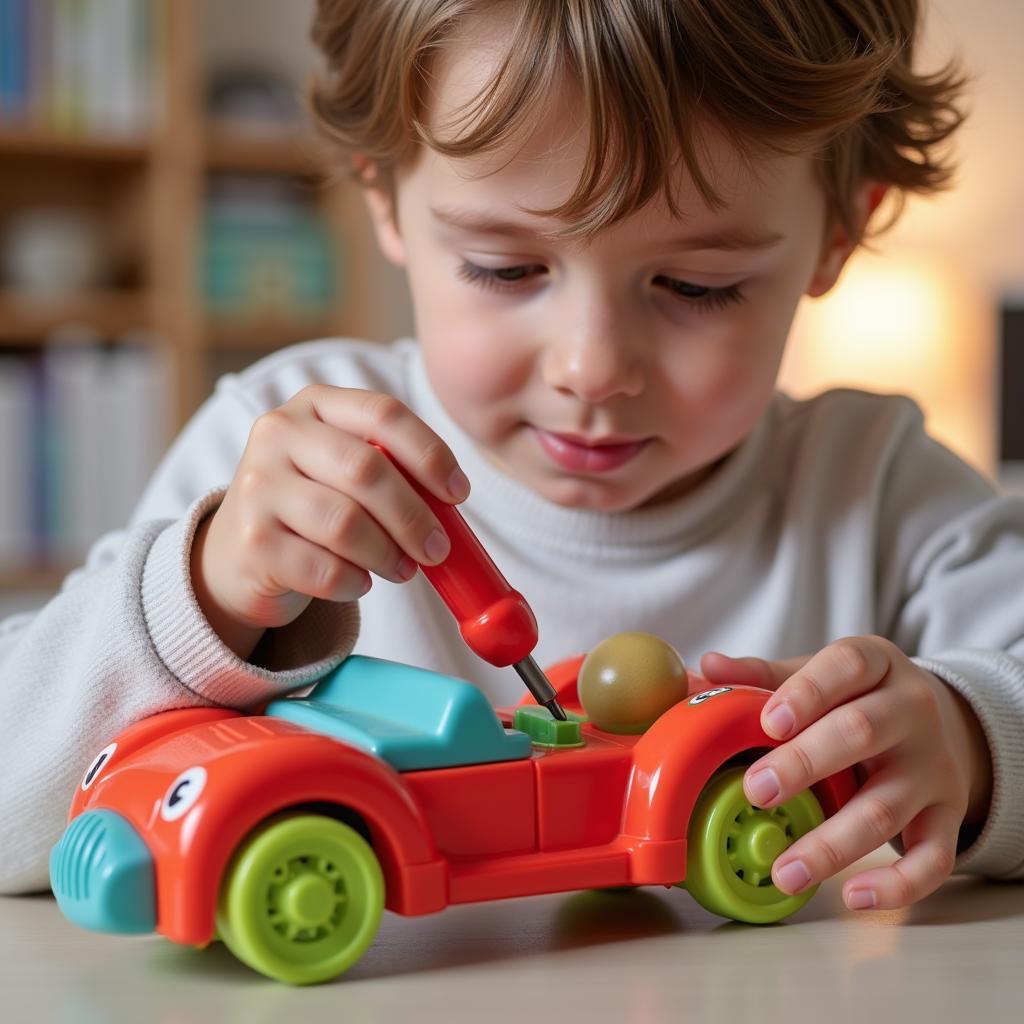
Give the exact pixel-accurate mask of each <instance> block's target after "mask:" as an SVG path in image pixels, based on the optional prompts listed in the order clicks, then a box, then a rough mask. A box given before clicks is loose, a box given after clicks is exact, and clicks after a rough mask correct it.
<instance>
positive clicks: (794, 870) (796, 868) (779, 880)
mask: <svg viewBox="0 0 1024 1024" xmlns="http://www.w3.org/2000/svg"><path fill="white" fill-rule="evenodd" d="M775 879H776V882H775V884H776V885H778V887H779V888H780V889H782V890H784V891H785V892H788V893H789V894H790V895H793V893H797V892H799V891H800V890H801V889H803V888H804V886H806V885H807V883H808V882H809V881H810V880H811V873H810V871H808V870H807V867H806V866H805V864H804V862H803V861H802V860H791V861H790V862H789V863H788V864H784V865H783V866H782V867H781V868H779V869H778V870H777V871H776V872H775Z"/></svg>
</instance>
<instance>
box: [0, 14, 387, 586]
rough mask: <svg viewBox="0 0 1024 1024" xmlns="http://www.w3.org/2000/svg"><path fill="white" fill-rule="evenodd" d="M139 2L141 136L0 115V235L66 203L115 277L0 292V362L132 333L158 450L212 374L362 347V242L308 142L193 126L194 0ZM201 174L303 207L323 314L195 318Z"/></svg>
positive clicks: (204, 179)
mask: <svg viewBox="0 0 1024 1024" xmlns="http://www.w3.org/2000/svg"><path fill="white" fill-rule="evenodd" d="M51 2H52V4H53V5H54V6H56V5H57V4H58V3H60V2H61V0H51ZM114 2H115V3H116V2H118V0H114ZM125 2H128V3H131V2H135V0H125ZM142 2H148V4H149V7H148V10H149V11H150V12H151V18H152V27H153V31H152V39H153V43H152V45H153V49H154V52H153V61H152V65H153V69H152V72H151V73H150V75H149V79H150V80H149V82H148V87H149V89H150V116H148V117H147V119H146V123H145V125H144V127H143V128H142V129H141V130H139V131H133V132H129V133H127V134H125V133H123V132H122V133H119V134H111V133H106V132H103V131H81V130H79V131H72V132H69V131H65V130H57V129H54V128H52V127H40V126H38V125H37V124H35V123H34V122H33V120H32V119H28V118H26V119H24V120H21V121H19V120H17V119H10V118H5V117H2V116H0V228H2V227H3V225H4V222H5V220H6V219H7V218H9V217H10V216H11V215H12V214H13V213H15V212H16V211H18V210H21V209H25V208H28V207H32V206H42V205H46V204H48V203H53V202H55V201H58V200H59V201H60V202H62V203H67V204H80V205H82V206H83V207H87V208H89V209H91V210H93V211H95V212H96V213H98V214H99V215H100V216H101V217H102V218H103V223H104V231H105V232H106V233H108V234H109V236H110V239H111V240H112V242H113V247H114V250H115V253H116V267H117V272H116V281H114V282H113V283H111V284H109V285H105V286H104V287H102V288H95V289H91V290H87V291H85V292H82V293H76V294H74V295H73V296H72V297H64V298H54V299H52V300H45V299H43V300H40V299H38V298H33V297H32V296H30V295H26V294H23V293H21V292H19V290H18V289H17V288H16V287H11V286H10V285H4V284H0V356H3V355H4V354H5V353H7V354H11V353H22V352H26V351H27V352H29V353H31V352H32V350H33V348H34V347H35V348H37V349H38V350H40V351H41V350H42V349H43V347H44V346H45V345H46V342H47V339H48V338H49V337H51V336H52V333H53V332H54V331H55V330H57V329H58V328H60V327H61V326H62V325H65V324H68V323H74V324H79V325H86V326H87V327H88V328H90V329H91V330H93V331H94V332H95V334H96V335H98V336H101V337H103V338H109V339H117V338H118V337H119V336H124V335H125V334H126V333H128V332H135V333H136V335H137V336H138V337H142V338H148V339H150V340H149V344H152V345H154V346H157V347H158V348H159V349H160V351H161V355H162V357H163V358H164V359H165V360H166V365H167V366H168V367H169V369H170V378H169V380H170V395H169V400H170V403H171V415H170V417H169V419H170V422H169V425H168V436H167V437H166V438H165V443H166V442H167V441H169V440H170V438H171V437H172V436H173V434H174V432H176V431H177V429H178V428H179V427H180V426H181V425H182V424H183V423H184V422H185V420H186V419H187V418H188V417H189V416H190V415H191V414H192V412H193V411H194V410H195V409H196V408H197V406H198V405H199V404H200V402H201V401H202V400H203V399H204V398H205V397H206V396H207V394H208V393H209V391H210V387H211V385H212V383H213V379H214V377H215V376H216V374H217V372H219V369H221V368H222V367H223V365H224V364H225V363H227V364H228V365H232V364H233V365H241V364H242V363H245V362H249V361H251V360H252V359H254V358H257V357H258V356H259V355H260V354H262V353H263V352H267V351H270V350H272V349H275V348H278V347H280V346H282V345H286V344H290V343H292V342H296V341H301V340H305V339H308V338H312V337H319V336H324V335H333V334H341V335H353V336H357V337H373V336H374V335H375V331H374V325H373V323H372V322H371V321H372V315H371V310H370V308H369V305H368V304H369V303H370V302H371V301H372V289H371V288H370V287H369V282H368V280H367V275H368V274H370V273H372V271H371V270H370V269H369V267H368V266H367V264H368V263H369V262H370V261H368V260H363V259H354V258H352V254H353V253H357V252H360V251H362V252H365V251H366V249H367V247H369V248H371V249H372V247H373V242H372V238H371V236H370V234H369V227H368V224H367V223H366V222H365V214H364V212H363V210H362V208H361V199H360V197H359V196H358V194H356V192H355V190H354V188H353V187H352V186H349V185H347V184H329V183H328V181H327V175H326V173H325V172H326V170H327V157H326V154H325V151H324V149H323V148H322V147H321V146H320V145H319V144H318V143H317V142H315V141H314V139H313V138H312V136H311V135H310V134H309V133H308V132H307V133H302V132H300V131H299V130H295V131H289V132H287V133H284V132H282V133H281V134H279V135H277V136H273V137H262V136H255V137H254V136H253V135H251V134H246V133H243V132H239V131H238V130H237V129H234V128H232V126H231V125H230V124H225V123H218V122H216V121H213V120H212V119H211V118H209V117H207V116H206V114H205V113H204V81H203V74H204V71H203V68H202V67H201V56H200V55H201V46H200V43H201V33H202V14H203V11H202V0H142ZM25 9H26V10H30V9H31V8H30V7H26V8H25ZM215 174H236V175H237V174H242V175H246V174H248V175H252V174H258V175H265V176H280V177H281V178H286V179H288V180H289V181H292V182H295V183H296V185H297V187H298V188H299V189H300V190H301V191H302V193H303V194H304V195H305V196H307V197H308V201H309V203H310V205H311V207H312V208H313V209H314V210H315V211H316V213H317V215H318V216H319V217H320V219H321V220H322V222H323V223H324V224H325V225H328V227H329V232H330V236H331V241H332V243H333V245H334V247H335V248H336V251H338V252H339V253H343V254H344V256H343V257H342V258H340V259H339V260H338V269H337V272H336V276H335V280H334V290H333V297H332V299H331V301H330V303H329V305H328V307H327V308H325V309H322V310H318V311H316V312H315V313H310V314H302V315H297V314H296V315H279V316H274V315H270V316H268V315H266V311H259V312H258V313H255V314H253V315H252V316H244V315H239V316H233V317H229V318H225V317H224V316H217V317H215V316H213V315H211V314H210V313H209V312H208V311H207V310H206V309H205V308H204V298H203V295H202V282H201V280H200V273H199V272H198V270H197V267H198V266H199V252H200V245H201V242H202V239H201V231H202V224H203V217H204V209H205V203H206V198H207V186H208V183H209V181H210V179H211V176H213V175H215ZM70 568H71V565H69V564H53V562H52V560H49V559H47V560H43V561H42V563H40V561H39V560H38V559H36V560H33V561H32V562H31V563H30V564H24V565H17V566H10V565H4V564H0V596H2V595H3V594H4V593H5V592H6V593H8V595H9V594H10V593H11V592H15V591H25V590H44V589H51V590H52V589H55V587H56V585H57V583H58V582H59V581H60V579H61V578H62V577H63V576H64V575H65V573H66V572H67V571H68V570H69V569H70Z"/></svg>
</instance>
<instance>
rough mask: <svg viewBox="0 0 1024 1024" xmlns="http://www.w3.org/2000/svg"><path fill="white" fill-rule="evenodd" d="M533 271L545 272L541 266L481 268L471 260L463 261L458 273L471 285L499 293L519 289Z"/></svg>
mask: <svg viewBox="0 0 1024 1024" xmlns="http://www.w3.org/2000/svg"><path fill="white" fill-rule="evenodd" d="M531 271H534V272H536V271H540V272H541V273H544V272H545V269H544V267H542V266H540V265H539V264H530V265H525V264H524V265H523V266H519V267H493V268H492V267H481V266H478V265H477V264H476V263H470V262H469V260H463V261H462V263H460V264H459V268H458V270H457V271H456V273H458V275H459V277H461V278H462V279H463V280H464V281H468V282H469V283H470V284H478V285H480V286H481V287H483V288H491V289H492V290H494V291H498V292H510V291H515V290H516V289H517V287H518V286H519V285H520V284H521V283H522V282H523V281H525V280H526V279H527V278H528V277H529V276H531Z"/></svg>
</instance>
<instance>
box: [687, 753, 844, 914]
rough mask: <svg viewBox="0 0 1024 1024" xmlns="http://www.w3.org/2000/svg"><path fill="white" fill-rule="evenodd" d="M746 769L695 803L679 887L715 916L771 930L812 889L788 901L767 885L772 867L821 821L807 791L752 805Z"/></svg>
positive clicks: (721, 776)
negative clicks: (765, 805)
mask: <svg viewBox="0 0 1024 1024" xmlns="http://www.w3.org/2000/svg"><path fill="white" fill-rule="evenodd" d="M745 770H746V769H745V768H744V767H743V766H739V767H732V768H727V769H725V770H723V771H721V772H719V773H718V774H717V775H715V776H713V777H712V779H711V781H710V782H709V783H708V784H707V786H705V787H704V789H703V790H702V791H701V794H700V796H699V797H698V798H697V803H696V806H695V807H694V811H693V815H692V816H691V818H690V827H689V830H688V833H687V841H686V845H687V853H686V880H685V882H683V883H681V884H682V885H683V886H684V887H685V888H686V889H687V890H688V891H689V893H690V895H691V896H693V898H694V899H695V900H696V901H697V902H698V903H699V904H700V905H701V906H702V907H704V908H705V909H706V910H710V911H711V912H712V913H714V914H720V915H721V916H722V917H731V918H732V919H733V920H736V921H746V922H749V923H750V924H769V923H770V922H772V921H779V920H781V919H782V918H784V917H788V916H789V915H790V914H792V913H794V912H795V911H797V910H799V909H800V908H801V907H802V906H803V905H804V904H805V903H806V902H807V901H808V900H809V899H810V898H811V897H812V896H813V895H814V893H815V892H816V891H817V888H818V887H817V886H816V885H814V886H811V887H809V888H808V889H805V890H804V891H803V892H799V893H796V894H795V895H792V896H790V895H787V894H786V893H784V892H782V891H781V890H780V889H778V888H776V886H775V885H774V883H773V882H772V864H774V863H775V860H776V858H778V856H779V855H780V854H781V853H782V852H783V851H784V850H785V849H786V848H787V847H789V846H792V845H793V843H794V842H796V840H797V839H799V838H800V837H801V836H802V835H806V833H808V832H810V831H811V829H813V828H816V827H817V826H818V825H820V824H821V823H822V822H823V821H824V820H825V815H824V813H823V812H822V810H821V805H820V804H819V803H818V801H817V799H816V798H815V796H814V794H813V793H812V792H811V791H810V790H809V789H807V790H804V791H803V792H802V793H798V794H797V795H796V796H794V797H792V798H791V799H789V800H787V801H786V802H785V803H783V804H780V805H779V806H777V807H770V808H761V807H754V806H753V805H752V804H751V803H750V802H749V801H748V800H747V798H746V796H745V795H744V793H743V775H744V772H745Z"/></svg>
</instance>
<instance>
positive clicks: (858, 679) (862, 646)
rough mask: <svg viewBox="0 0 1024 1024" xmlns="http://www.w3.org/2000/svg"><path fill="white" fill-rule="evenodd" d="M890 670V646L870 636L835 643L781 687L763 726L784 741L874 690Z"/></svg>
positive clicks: (767, 707) (765, 711) (765, 712)
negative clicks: (849, 701) (860, 695)
mask: <svg viewBox="0 0 1024 1024" xmlns="http://www.w3.org/2000/svg"><path fill="white" fill-rule="evenodd" d="M890 666H891V658H890V652H889V650H888V647H887V641H883V640H881V639H880V638H878V637H869V636H854V637H847V638H846V639H844V640H836V641H835V642H834V643H831V644H829V645H828V646H827V647H824V648H822V649H821V650H820V651H818V653H817V654H815V655H814V657H813V658H810V659H809V660H808V661H807V663H806V664H805V665H803V666H802V667H800V668H798V669H797V670H796V671H795V672H794V673H793V674H792V675H791V676H790V677H789V678H788V679H787V680H786V681H785V682H784V683H782V684H780V685H779V687H778V689H777V690H776V693H775V695H774V696H773V697H771V698H770V699H769V700H768V703H767V704H765V706H764V709H763V710H762V712H761V725H762V727H763V728H764V731H765V732H766V733H768V735H769V736H774V737H775V738H776V739H780V740H782V739H785V738H786V737H787V736H790V735H792V734H793V733H795V732H799V731H800V730H801V729H803V728H804V727H806V726H807V725H808V724H809V723H811V722H814V721H816V720H817V719H819V718H821V717H822V716H823V715H824V714H825V713H826V712H828V711H831V710H832V709H833V708H835V707H838V706H839V705H840V704H843V703H845V702H846V701H848V700H851V699H852V698H853V697H856V696H858V695H859V694H861V693H864V692H865V691H867V690H870V689H873V688H874V687H875V686H877V684H878V683H879V682H880V681H881V680H882V679H883V678H884V677H885V674H886V673H887V672H888V671H889V668H890Z"/></svg>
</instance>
